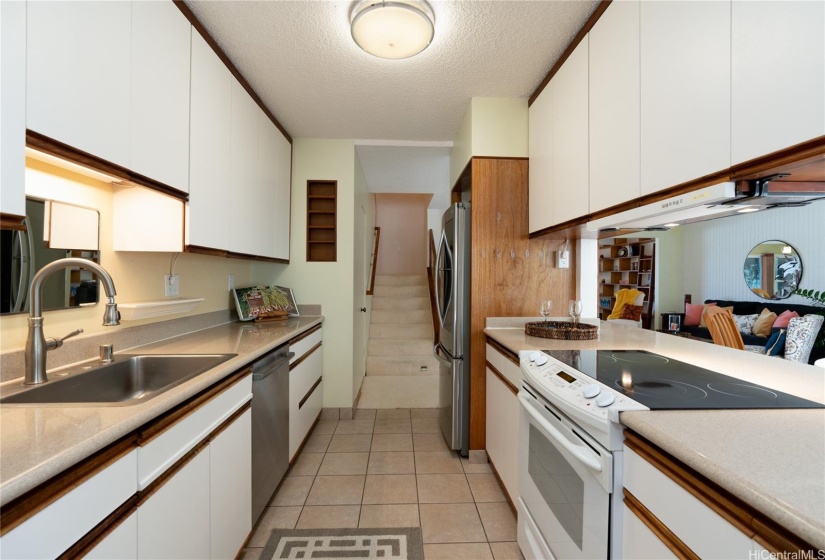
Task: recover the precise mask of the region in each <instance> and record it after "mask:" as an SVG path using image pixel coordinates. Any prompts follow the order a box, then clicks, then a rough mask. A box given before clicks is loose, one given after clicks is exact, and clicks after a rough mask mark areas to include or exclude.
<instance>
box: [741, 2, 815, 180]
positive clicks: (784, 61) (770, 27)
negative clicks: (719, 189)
mask: <svg viewBox="0 0 825 560" xmlns="http://www.w3.org/2000/svg"><path fill="white" fill-rule="evenodd" d="M731 23H732V30H733V35H732V38H731V42H732V45H731V52H732V53H733V60H732V61H731V69H732V72H733V77H732V90H733V91H732V100H731V109H732V111H733V117H732V118H733V122H732V134H733V137H732V139H731V158H732V160H733V163H734V164H737V163H741V162H743V161H747V160H749V159H753V158H756V157H759V156H762V155H765V154H768V153H771V152H774V151H776V150H779V149H782V148H785V147H787V146H792V145H794V144H798V143H799V142H803V141H805V140H809V139H811V138H815V137H817V136H821V135H823V134H825V33H823V28H825V2H822V1H816V2H800V1H790V2H780V1H768V2H733V8H732V22H731Z"/></svg>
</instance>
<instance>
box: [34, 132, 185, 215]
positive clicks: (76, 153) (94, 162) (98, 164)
mask: <svg viewBox="0 0 825 560" xmlns="http://www.w3.org/2000/svg"><path fill="white" fill-rule="evenodd" d="M26 146H29V147H31V148H34V149H36V150H39V151H41V152H45V153H47V154H50V155H53V156H55V157H59V158H62V159H65V160H69V161H71V162H73V163H76V164H77V165H80V166H82V167H87V168H89V169H92V170H94V171H100V172H101V173H105V174H106V175H111V176H112V177H115V178H117V179H123V180H124V181H127V182H129V183H133V184H135V185H140V186H142V187H146V188H148V189H152V190H154V191H158V192H160V193H163V194H165V195H168V196H171V197H172V198H177V199H178V200H182V201H184V202H186V201H187V200H189V194H188V193H186V192H184V191H181V190H179V189H176V188H174V187H170V186H169V185H167V184H165V183H161V182H160V181H156V180H154V179H150V178H149V177H147V176H145V175H141V174H140V173H135V172H134V171H131V170H130V169H127V168H125V167H121V166H120V165H117V164H115V163H112V162H110V161H107V160H105V159H103V158H100V157H97V156H95V155H92V154H90V153H88V152H84V151H83V150H79V149H77V148H75V147H73V146H69V145H68V144H64V143H63V142H60V141H58V140H54V139H53V138H49V137H48V136H46V135H44V134H40V133H39V132H35V131H34V130H29V129H26Z"/></svg>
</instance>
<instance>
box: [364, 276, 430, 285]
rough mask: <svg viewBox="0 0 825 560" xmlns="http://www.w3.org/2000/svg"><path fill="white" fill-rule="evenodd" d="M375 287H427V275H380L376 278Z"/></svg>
mask: <svg viewBox="0 0 825 560" xmlns="http://www.w3.org/2000/svg"><path fill="white" fill-rule="evenodd" d="M375 285H376V286H426V285H427V275H426V274H415V275H409V276H404V275H389V274H379V275H377V276H376V277H375Z"/></svg>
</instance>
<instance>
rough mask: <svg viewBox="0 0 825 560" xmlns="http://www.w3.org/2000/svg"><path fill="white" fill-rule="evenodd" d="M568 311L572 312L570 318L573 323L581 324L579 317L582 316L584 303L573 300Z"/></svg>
mask: <svg viewBox="0 0 825 560" xmlns="http://www.w3.org/2000/svg"><path fill="white" fill-rule="evenodd" d="M567 309H568V311H570V316H571V317H572V318H573V323H578V322H579V317H581V316H582V302H581V300H580V299H571V300H570V305H568V308H567Z"/></svg>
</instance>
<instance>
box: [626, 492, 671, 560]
mask: <svg viewBox="0 0 825 560" xmlns="http://www.w3.org/2000/svg"><path fill="white" fill-rule="evenodd" d="M622 557H623V558H633V559H634V560H665V559H668V560H670V559H671V558H676V556H675V555H674V554H673V552H671V551H670V549H669V548H668V547H667V545H665V543H663V542H662V541H661V539H659V537H658V536H656V534H655V533H654V532H653V531H651V530H650V529H649V528H648V527H647V525H645V524H644V522H642V520H641V519H639V517H638V516H637V515H636V513H635V512H633V510H631V509H630V508H629V507H627V504H623V505H622Z"/></svg>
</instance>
